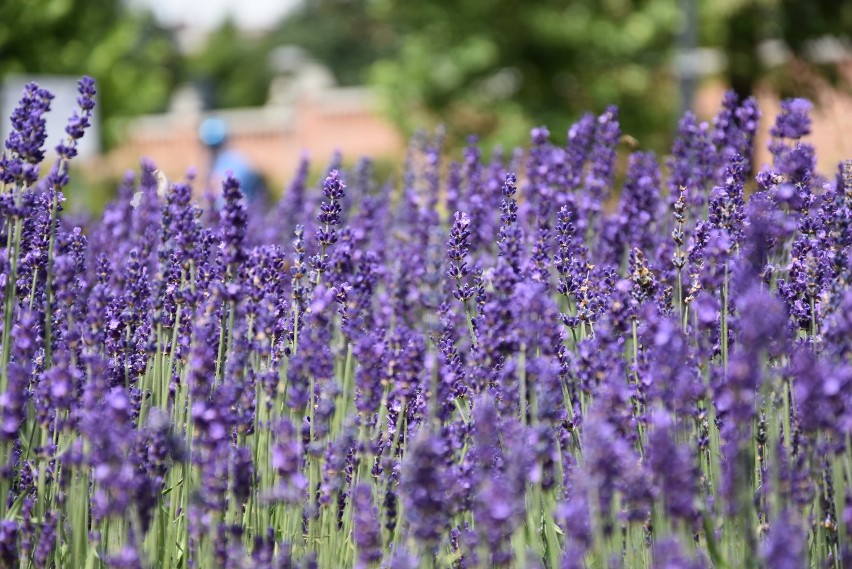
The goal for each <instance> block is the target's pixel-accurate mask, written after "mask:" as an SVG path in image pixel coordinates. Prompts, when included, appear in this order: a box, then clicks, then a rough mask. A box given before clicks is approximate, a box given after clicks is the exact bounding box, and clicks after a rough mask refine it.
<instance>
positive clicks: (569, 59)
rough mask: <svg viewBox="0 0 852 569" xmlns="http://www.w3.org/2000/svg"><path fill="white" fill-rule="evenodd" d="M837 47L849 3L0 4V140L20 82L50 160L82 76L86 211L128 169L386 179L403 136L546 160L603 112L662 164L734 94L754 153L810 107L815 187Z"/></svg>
mask: <svg viewBox="0 0 852 569" xmlns="http://www.w3.org/2000/svg"><path fill="white" fill-rule="evenodd" d="M850 30H852V1H849V0H536V1H530V2H518V1H517V0H428V1H426V0H424V1H421V2H412V1H410V0H408V1H406V0H278V1H277V2H276V1H272V0H0V83H2V97H0V105H2V108H0V112H2V117H3V119H2V120H3V122H2V127H0V133H5V131H6V130H7V129H8V115H9V113H10V112H11V106H12V105H14V104H15V102H16V101H17V99H18V98H19V97H20V93H21V89H22V87H23V85H24V83H25V82H26V81H28V80H37V81H39V82H40V83H44V84H45V85H46V86H48V87H50V88H51V89H52V90H53V91H54V92H56V93H57V100H56V101H55V104H54V109H56V112H55V113H54V115H55V118H54V121H53V122H52V123H51V124H50V125H49V128H50V129H51V133H52V134H51V138H50V139H49V140H50V141H56V140H58V138H59V136H60V135H61V134H60V133H61V129H62V123H63V121H64V117H65V116H66V115H67V114H68V113H70V109H71V108H72V107H73V104H74V103H73V101H74V82H75V81H76V79H77V78H78V77H79V76H80V75H81V74H84V73H86V74H90V75H92V76H94V77H95V79H96V80H97V83H98V103H99V106H98V109H97V112H98V116H97V125H96V130H95V132H93V133H91V136H92V140H91V142H89V143H88V146H87V147H86V149H85V150H84V151H83V153H82V154H83V157H82V158H83V159H82V160H80V164H79V165H78V168H80V169H82V172H81V174H80V176H78V178H80V177H81V176H82V179H84V180H85V182H86V184H87V188H89V190H87V192H86V195H85V196H84V199H83V203H85V205H86V207H89V208H93V209H97V208H98V207H99V206H100V204H101V203H103V201H104V200H105V199H107V197H108V196H109V192H110V191H113V189H114V188H115V186H116V184H115V181H116V180H117V179H119V178H120V177H121V176H122V174H123V172H124V171H125V170H126V169H128V168H134V167H136V166H137V165H138V163H139V158H140V157H142V156H147V157H150V158H151V159H152V160H154V161H155V163H156V164H157V165H158V166H159V167H160V168H161V169H162V170H164V171H165V172H166V174H167V175H168V176H169V177H170V178H180V177H182V176H183V175H184V173H185V172H186V171H187V168H189V167H191V166H193V167H195V168H197V169H198V172H199V176H201V177H202V179H208V178H209V177H210V172H211V169H215V168H216V166H215V164H218V163H219V162H227V161H228V160H231V161H237V162H239V164H240V166H239V167H244V168H248V169H250V170H252V171H253V172H256V173H258V174H259V175H260V176H261V177H262V179H263V181H264V183H265V184H266V186H268V188H269V189H270V192H271V193H273V194H278V193H280V192H281V189H282V188H283V187H284V185H285V183H286V182H287V181H288V180H289V178H290V177H291V175H292V174H293V172H294V171H295V169H296V167H297V165H298V162H299V158H300V156H301V154H302V152H303V151H306V152H308V153H309V154H310V156H311V158H312V160H313V163H314V165H315V167H316V168H320V167H322V166H323V165H325V164H327V163H328V161H329V160H330V158H331V155H332V153H333V152H334V151H335V150H340V151H342V152H343V155H344V159H345V162H344V163H347V164H351V163H354V162H355V161H356V160H357V158H358V157H359V156H361V155H365V154H368V155H371V156H373V157H376V158H378V159H379V163H380V165H381V164H382V163H384V164H385V165H386V166H385V167H386V168H388V169H389V168H391V166H390V165H392V164H398V163H400V162H401V161H400V157H401V156H402V155H403V153H404V152H405V146H406V141H407V139H408V137H410V136H411V135H412V133H413V132H414V131H415V130H416V129H427V130H428V129H434V128H436V127H437V126H438V125H439V124H443V125H445V126H446V129H447V135H448V138H447V140H448V144H449V148H454V147H458V146H460V145H461V144H463V143H464V141H465V138H466V136H467V135H468V134H476V135H478V136H479V137H480V140H481V142H482V143H483V145H484V146H485V147H486V149H490V148H493V147H495V146H503V147H506V148H509V147H512V146H514V145H516V144H522V143H525V142H526V141H527V138H528V133H529V129H530V128H531V127H532V126H535V125H539V124H546V125H548V127H549V128H550V131H551V133H552V137H553V139H554V140H555V141H556V142H562V141H564V140H565V133H566V130H567V128H568V127H569V126H570V124H571V123H572V122H573V121H574V120H576V119H577V118H578V117H579V115H580V114H581V113H582V112H584V111H592V112H596V113H599V112H601V111H602V110H603V109H604V108H605V106H606V105H608V104H616V105H618V106H619V107H620V120H621V124H622V130H623V131H624V132H625V133H626V134H627V135H630V137H631V138H630V140H631V144H632V145H634V146H638V147H641V148H646V149H652V150H655V151H657V152H659V153H661V154H665V153H666V152H667V150H668V148H669V145H670V143H671V139H672V136H673V134H674V132H675V129H676V125H677V120H678V117H679V116H680V114H681V113H682V112H683V111H684V110H686V109H692V110H694V111H695V112H696V113H697V114H698V115H699V117H701V118H704V119H709V118H711V117H712V116H713V114H714V113H715V112H716V110H717V109H718V106H719V103H720V101H721V98H722V94H723V92H724V90H725V89H727V88H733V89H735V90H736V92H737V93H738V94H739V95H740V96H748V95H755V96H756V97H757V98H758V99H759V101H760V103H761V108H762V110H763V112H764V121H763V123H764V124H762V132H763V133H764V136H765V132H766V131H767V130H768V128H769V126H770V125H769V120H768V119H767V118H766V117H772V116H774V113H775V111H776V109H777V108H778V101H779V99H780V98H783V97H788V96H803V97H807V98H810V99H811V100H813V101H814V103H815V105H816V108H815V111H814V128H813V131H814V135H813V136H812V137H811V138H812V140H811V141H810V142H812V143H813V144H814V145H815V146H816V147H817V155H818V156H819V160H820V168H821V169H822V170H823V171H824V172H832V171H833V170H834V168H835V166H836V163H837V161H839V160H840V159H842V158H848V157H852V43H851V42H850ZM48 82H49V83H50V84H49V85H48ZM54 133H55V134H54ZM226 156H227V160H226V159H225V157H226ZM382 161H383V162H382ZM757 163H758V165H759V164H761V163H762V159H761V157H758V159H757ZM205 176H207V178H204V177H205Z"/></svg>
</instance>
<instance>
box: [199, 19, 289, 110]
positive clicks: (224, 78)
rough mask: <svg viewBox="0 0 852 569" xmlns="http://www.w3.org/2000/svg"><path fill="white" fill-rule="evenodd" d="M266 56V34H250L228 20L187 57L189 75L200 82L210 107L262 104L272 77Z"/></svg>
mask: <svg viewBox="0 0 852 569" xmlns="http://www.w3.org/2000/svg"><path fill="white" fill-rule="evenodd" d="M267 59H268V58H267V47H266V40H265V39H264V38H255V37H247V36H246V35H245V34H244V33H243V32H241V31H240V29H239V28H237V26H236V24H235V23H234V22H233V21H232V20H226V21H225V22H223V23H222V25H220V26H219V27H218V28H217V29H216V30H215V31H214V32H213V33H212V34H211V35H210V36H209V37H208V38H207V40H206V42H205V47H204V48H203V49H201V50H200V51H199V52H198V53H195V54H193V55H192V56H190V57H189V58H188V60H187V72H186V77H187V79H189V80H190V81H193V82H195V83H196V84H197V85H199V87H200V88H201V89H202V92H203V93H204V95H205V99H206V101H205V102H206V104H207V105H208V106H210V107H213V108H222V107H245V106H254V105H262V104H263V103H264V102H265V101H266V97H267V93H268V91H269V82H270V80H271V79H272V75H271V73H270V69H269V64H268V60H267Z"/></svg>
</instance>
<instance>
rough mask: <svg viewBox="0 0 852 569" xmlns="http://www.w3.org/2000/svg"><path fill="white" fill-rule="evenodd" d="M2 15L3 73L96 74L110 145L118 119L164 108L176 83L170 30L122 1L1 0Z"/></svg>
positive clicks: (0, 63)
mask: <svg viewBox="0 0 852 569" xmlns="http://www.w3.org/2000/svg"><path fill="white" fill-rule="evenodd" d="M0 18H2V21H3V24H2V25H0V78H2V77H3V76H5V75H7V74H11V73H27V74H54V73H55V74H68V75H74V76H78V75H82V74H88V75H92V76H93V77H95V79H96V80H97V81H98V91H99V94H98V109H99V112H100V116H101V120H102V125H103V136H104V143H105V144H106V145H107V146H109V145H110V144H112V143H115V142H116V140H117V136H119V135H120V128H119V126H120V122H121V117H126V116H130V115H137V114H142V113H150V112H154V111H158V110H162V109H163V108H165V107H166V105H167V104H168V100H169V95H170V94H171V92H172V90H173V89H174V87H175V86H176V84H177V78H178V74H179V69H180V65H181V59H180V55H179V54H178V51H177V48H176V46H175V43H174V40H173V38H172V36H171V34H170V33H169V32H168V31H167V30H165V29H164V28H163V27H161V26H160V25H159V24H158V23H157V22H156V20H155V19H154V18H153V16H152V15H151V14H150V13H147V12H139V11H135V10H131V9H129V8H127V7H126V6H125V5H124V3H122V2H121V1H120V0H17V1H15V0H2V2H0Z"/></svg>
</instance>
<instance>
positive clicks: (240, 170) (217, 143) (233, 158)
mask: <svg viewBox="0 0 852 569" xmlns="http://www.w3.org/2000/svg"><path fill="white" fill-rule="evenodd" d="M198 136H199V138H200V139H201V142H203V143H204V145H205V146H207V147H208V148H209V149H210V152H211V160H210V162H211V166H210V176H209V182H210V184H211V185H213V186H214V187H215V186H218V185H219V184H220V183H221V181H222V179H224V178H225V176H226V175H227V174H228V173H230V174H231V175H233V176H234V177H235V178H236V179H237V180H239V182H240V189H241V190H242V192H243V195H245V197H246V201H248V202H255V201H261V200H264V199H265V198H266V185H265V183H264V181H263V178H262V177H261V175H260V174H259V173H258V172H257V170H255V169H254V168H253V167H252V165H251V164H250V163H249V161H248V160H247V159H246V158H245V156H243V155H242V154H241V153H240V152H237V151H236V150H232V149H228V148H226V147H225V146H226V143H227V141H228V127H227V125H226V124H225V121H223V120H222V119H220V118H216V117H211V118H208V119H205V120H204V122H202V123H201V126H200V127H199V128H198Z"/></svg>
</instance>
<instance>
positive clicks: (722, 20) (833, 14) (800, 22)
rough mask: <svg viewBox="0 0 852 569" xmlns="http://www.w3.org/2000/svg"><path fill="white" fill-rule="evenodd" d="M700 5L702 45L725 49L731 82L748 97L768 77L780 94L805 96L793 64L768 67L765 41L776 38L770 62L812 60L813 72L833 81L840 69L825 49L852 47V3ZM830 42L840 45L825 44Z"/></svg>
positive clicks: (722, 0)
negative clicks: (762, 52) (828, 58)
mask: <svg viewBox="0 0 852 569" xmlns="http://www.w3.org/2000/svg"><path fill="white" fill-rule="evenodd" d="M696 1H697V0H696ZM699 4H700V7H701V17H700V24H701V25H700V30H701V34H700V38H699V40H700V44H701V45H704V46H712V47H718V48H720V49H721V50H722V52H723V53H724V55H725V58H726V59H727V66H726V69H725V76H726V79H727V82H728V83H729V84H730V86H731V87H732V88H733V89H734V90H735V91H737V92H738V93H739V94H741V95H747V94H750V93H751V92H752V91H753V89H754V87H755V86H756V84H757V83H758V82H759V81H762V80H765V79H770V80H771V81H772V83H773V85H774V86H775V87H776V88H777V89H778V90H779V91H780V93H781V94H782V95H790V96H792V95H801V94H802V93H801V92H800V90H801V88H802V86H801V85H797V84H796V80H797V75H798V74H797V73H796V72H795V71H791V69H790V66H789V65H780V66H777V67H774V66H770V68H768V69H767V67H766V66H765V62H762V61H761V56H760V49H759V48H758V47H757V46H759V45H760V43H761V42H766V41H768V40H776V42H775V45H774V46H773V50H775V53H774V54H769V55H770V58H779V57H780V58H783V57H786V58H788V62H789V61H790V60H793V61H799V62H801V61H804V60H808V63H809V65H810V66H811V69H812V71H816V72H818V73H819V74H820V75H822V76H823V77H824V78H827V79H829V80H831V81H832V82H835V83H836V80H837V79H838V77H837V75H836V71H837V67H836V66H835V65H834V64H833V62H832V61H826V60H825V55H826V51H827V50H832V49H836V47H837V46H838V45H840V44H845V47H846V49H850V47H852V44H851V43H850V31H852V2H844V1H842V0H807V1H802V0H718V1H716V0H712V1H711V0H705V1H701V2H699ZM826 40H829V42H831V41H836V42H837V43H835V44H834V46H830V45H826ZM773 67H774V68H773ZM794 85H795V86H794ZM797 89H798V91H797Z"/></svg>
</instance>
